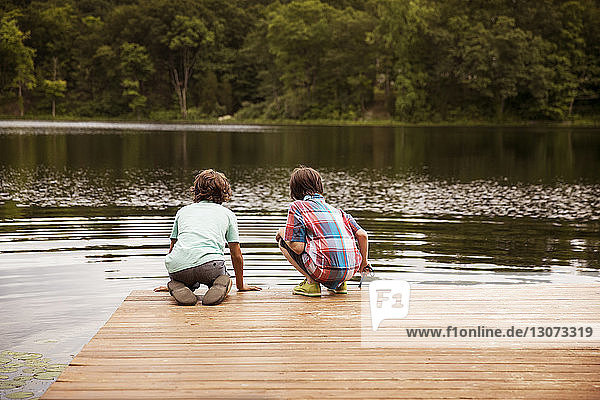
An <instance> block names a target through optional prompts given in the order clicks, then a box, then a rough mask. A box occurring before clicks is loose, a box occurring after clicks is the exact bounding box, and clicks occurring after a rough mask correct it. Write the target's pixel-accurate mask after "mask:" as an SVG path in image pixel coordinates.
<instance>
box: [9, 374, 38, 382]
mask: <svg viewBox="0 0 600 400" xmlns="http://www.w3.org/2000/svg"><path fill="white" fill-rule="evenodd" d="M32 379H33V376H29V375H22V376H16V377H14V378H13V381H15V382H28V381H30V380H32Z"/></svg>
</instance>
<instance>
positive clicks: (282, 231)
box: [275, 228, 285, 243]
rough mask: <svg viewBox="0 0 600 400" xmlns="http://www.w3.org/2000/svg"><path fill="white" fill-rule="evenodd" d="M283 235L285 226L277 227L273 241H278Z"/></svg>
mask: <svg viewBox="0 0 600 400" xmlns="http://www.w3.org/2000/svg"><path fill="white" fill-rule="evenodd" d="M284 235H285V228H279V229H278V230H277V234H276V235H275V241H276V242H277V243H279V240H280V239H281V238H282V237H283V236H284Z"/></svg>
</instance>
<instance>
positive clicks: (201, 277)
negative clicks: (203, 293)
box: [169, 260, 229, 291]
mask: <svg viewBox="0 0 600 400" xmlns="http://www.w3.org/2000/svg"><path fill="white" fill-rule="evenodd" d="M221 275H229V274H228V273H227V268H226V267H225V261H223V260H215V261H209V262H206V263H204V264H200V265H197V266H195V267H192V268H186V269H184V270H181V271H177V272H173V273H169V276H170V277H171V279H172V280H174V281H178V282H181V283H183V284H184V285H185V286H187V287H189V288H190V289H191V290H192V291H194V290H196V289H198V288H199V287H200V285H206V286H208V287H211V286H212V285H213V282H214V281H215V279H217V278H218V277H219V276H221Z"/></svg>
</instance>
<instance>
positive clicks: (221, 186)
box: [190, 169, 232, 204]
mask: <svg viewBox="0 0 600 400" xmlns="http://www.w3.org/2000/svg"><path fill="white" fill-rule="evenodd" d="M190 191H191V192H192V195H193V196H194V203H198V202H199V201H202V200H208V201H211V202H213V203H217V204H222V203H224V202H226V201H229V199H231V195H232V192H231V186H230V185H229V181H228V180H227V177H225V175H223V174H222V173H220V172H217V171H214V170H212V169H205V170H204V171H201V172H200V173H199V174H198V175H196V179H195V180H194V186H192V187H191V188H190Z"/></svg>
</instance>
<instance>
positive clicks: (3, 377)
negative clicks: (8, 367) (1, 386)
mask: <svg viewBox="0 0 600 400" xmlns="http://www.w3.org/2000/svg"><path fill="white" fill-rule="evenodd" d="M5 379H8V375H0V380H2V381H3V380H5Z"/></svg>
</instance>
